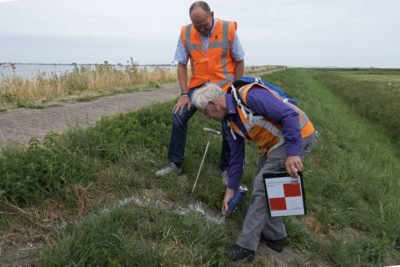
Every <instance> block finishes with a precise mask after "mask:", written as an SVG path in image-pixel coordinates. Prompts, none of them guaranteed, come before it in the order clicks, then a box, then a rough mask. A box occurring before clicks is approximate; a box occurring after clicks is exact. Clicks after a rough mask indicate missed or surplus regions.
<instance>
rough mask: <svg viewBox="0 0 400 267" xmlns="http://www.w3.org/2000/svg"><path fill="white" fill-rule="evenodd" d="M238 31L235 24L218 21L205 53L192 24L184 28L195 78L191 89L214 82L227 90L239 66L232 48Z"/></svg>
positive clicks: (182, 30)
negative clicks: (233, 56) (236, 67)
mask: <svg viewBox="0 0 400 267" xmlns="http://www.w3.org/2000/svg"><path fill="white" fill-rule="evenodd" d="M235 31H236V22H229V21H222V20H217V22H216V24H215V27H214V31H213V33H212V34H211V36H210V39H209V44H208V48H207V51H206V53H205V52H204V51H203V47H202V42H201V38H200V34H199V33H198V32H197V31H196V29H195V28H194V26H193V25H192V24H189V25H187V26H183V27H182V29H181V38H182V42H183V45H184V46H185V47H186V49H187V51H188V53H189V56H190V63H191V72H192V77H191V79H190V82H189V86H188V87H189V89H191V88H194V87H197V86H200V85H202V84H204V83H206V82H212V83H215V84H217V85H218V86H220V87H221V88H222V89H224V90H227V89H228V88H229V86H230V85H231V83H232V82H233V79H234V74H235V66H236V63H235V61H234V59H233V58H232V55H231V51H230V47H231V44H232V42H233V39H234V34H235Z"/></svg>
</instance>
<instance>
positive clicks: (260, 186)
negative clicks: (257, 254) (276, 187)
mask: <svg viewBox="0 0 400 267" xmlns="http://www.w3.org/2000/svg"><path fill="white" fill-rule="evenodd" d="M314 142H315V134H313V135H311V136H309V137H307V138H304V139H303V141H302V148H301V157H302V158H303V157H304V156H305V155H307V154H308V153H309V152H310V151H311V149H312V147H313V145H314ZM285 160H286V149H285V146H284V145H282V146H280V147H278V148H276V149H274V150H273V151H272V152H271V153H270V155H269V156H268V158H267V157H262V158H259V160H258V164H257V172H256V173H257V174H256V176H255V177H254V178H253V192H252V195H251V204H250V206H249V208H248V210H247V213H246V218H245V220H244V223H243V227H242V232H241V234H240V235H239V237H238V239H237V241H236V244H238V245H239V246H241V247H243V248H247V249H249V250H253V251H256V250H257V247H258V243H259V240H260V236H261V232H262V233H263V235H264V237H265V238H267V239H270V240H276V239H281V238H284V237H286V235H287V234H286V229H285V225H284V224H283V221H282V218H280V217H274V218H271V217H270V216H269V213H268V210H267V200H266V195H265V187H264V181H263V174H264V173H276V172H282V171H285Z"/></svg>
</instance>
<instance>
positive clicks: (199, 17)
mask: <svg viewBox="0 0 400 267" xmlns="http://www.w3.org/2000/svg"><path fill="white" fill-rule="evenodd" d="M189 14H190V20H191V21H192V23H193V26H194V27H195V28H196V30H197V31H198V32H199V33H200V34H201V35H204V36H207V35H209V34H210V32H211V30H212V27H213V25H214V13H213V12H212V11H211V9H210V7H209V6H208V4H207V3H206V2H203V1H197V2H194V3H193V4H192V5H191V6H190V9H189Z"/></svg>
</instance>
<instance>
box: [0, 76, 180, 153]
mask: <svg viewBox="0 0 400 267" xmlns="http://www.w3.org/2000/svg"><path fill="white" fill-rule="evenodd" d="M178 93H179V87H178V86H177V85H176V84H173V85H166V86H163V87H161V88H160V89H157V90H150V91H143V92H135V93H126V94H118V95H112V96H106V97H102V98H99V99H96V100H94V101H90V102H77V103H67V104H62V105H59V106H55V107H48V108H44V109H26V108H23V109H17V110H12V111H8V112H3V113H0V146H4V145H7V144H23V145H26V144H28V143H29V140H30V139H31V138H36V139H38V140H42V139H43V138H44V137H45V136H46V134H47V133H48V132H50V131H53V132H60V131H63V130H64V129H65V128H66V127H67V126H68V125H76V124H78V125H80V126H90V125H93V124H95V123H96V121H97V120H99V119H100V118H101V117H103V116H110V115H114V114H117V113H122V112H127V111H133V110H137V109H139V108H142V107H144V106H148V105H152V104H154V103H156V102H162V101H167V100H172V99H174V98H175V97H177V95H178Z"/></svg>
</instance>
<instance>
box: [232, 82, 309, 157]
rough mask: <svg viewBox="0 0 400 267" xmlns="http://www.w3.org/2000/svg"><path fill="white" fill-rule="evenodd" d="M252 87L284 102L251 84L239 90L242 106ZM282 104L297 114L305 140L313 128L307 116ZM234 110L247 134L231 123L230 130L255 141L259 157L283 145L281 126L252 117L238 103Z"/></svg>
mask: <svg viewBox="0 0 400 267" xmlns="http://www.w3.org/2000/svg"><path fill="white" fill-rule="evenodd" d="M254 86H257V87H261V88H264V89H266V90H268V91H269V92H271V93H272V94H273V95H274V96H275V97H277V98H278V99H281V100H282V102H284V101H283V98H282V97H280V96H279V95H278V94H276V93H275V92H274V91H272V90H270V89H268V88H267V87H265V86H262V85H260V84H257V83H253V84H248V85H245V86H243V87H242V88H240V89H239V94H240V96H241V99H242V100H243V101H244V102H245V103H244V104H246V105H247V94H248V92H249V90H251V88H253V87H254ZM284 103H285V104H287V105H288V106H290V107H291V108H292V109H293V110H295V111H296V112H297V113H298V114H299V124H300V129H301V136H302V138H305V137H307V136H309V135H310V134H312V133H313V132H314V127H313V125H312V123H311V121H310V120H309V119H308V117H307V115H306V114H305V113H304V112H303V111H302V110H301V109H299V108H298V107H297V106H295V105H292V104H290V103H288V102H284ZM236 110H237V112H238V114H239V117H240V120H241V122H242V124H243V125H244V127H245V129H246V131H247V134H246V133H243V132H241V130H240V128H239V127H238V126H237V125H236V124H235V123H234V122H232V123H231V128H232V129H233V130H234V131H235V133H237V134H239V135H240V136H242V137H244V138H246V139H250V140H253V141H255V142H256V143H257V146H258V148H259V155H260V156H263V155H266V154H267V155H268V154H269V153H270V152H271V151H272V150H274V149H275V148H277V147H279V146H281V145H282V144H284V143H285V139H284V136H283V135H282V131H281V128H282V125H280V124H278V123H274V122H272V121H270V120H268V119H267V118H265V117H263V116H260V115H254V114H253V113H252V111H251V110H250V109H248V108H243V105H242V106H241V105H240V103H238V106H237V108H236Z"/></svg>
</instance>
